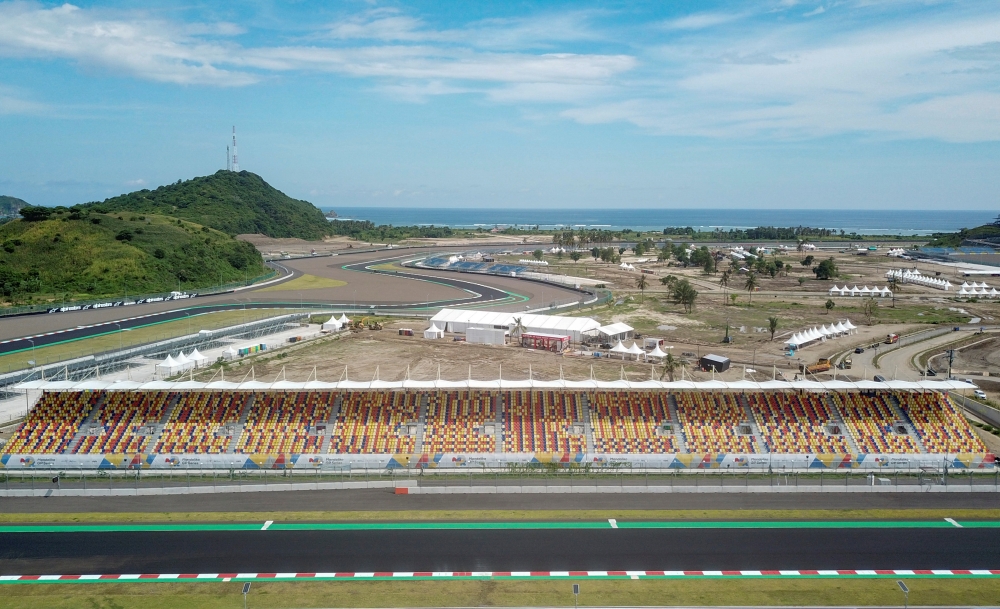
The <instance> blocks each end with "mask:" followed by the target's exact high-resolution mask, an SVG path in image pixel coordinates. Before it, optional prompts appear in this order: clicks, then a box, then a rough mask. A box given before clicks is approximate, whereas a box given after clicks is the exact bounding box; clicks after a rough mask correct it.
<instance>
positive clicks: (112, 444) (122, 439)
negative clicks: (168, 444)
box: [72, 391, 178, 454]
mask: <svg viewBox="0 0 1000 609" xmlns="http://www.w3.org/2000/svg"><path fill="white" fill-rule="evenodd" d="M177 395H178V394H176V393H167V392H163V391H156V392H150V393H142V392H132V391H121V392H119V391H115V392H111V393H108V394H106V397H105V398H104V402H103V403H102V404H101V406H100V407H99V409H98V411H97V414H96V415H95V416H94V419H93V421H91V425H93V426H97V427H98V428H99V429H100V435H96V436H95V435H85V436H83V437H82V438H81V439H80V442H79V444H77V445H76V446H74V447H72V452H74V453H78V454H84V453H89V454H128V453H141V452H146V451H147V450H148V448H149V439H150V435H149V434H146V433H143V428H144V427H147V426H149V425H150V424H154V425H155V424H158V423H159V422H160V420H161V419H163V415H164V413H165V412H166V408H167V404H168V403H169V402H170V401H171V400H172V399H174V398H175V397H177ZM83 432H84V433H88V430H87V429H84V430H83Z"/></svg>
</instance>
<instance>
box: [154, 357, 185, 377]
mask: <svg viewBox="0 0 1000 609" xmlns="http://www.w3.org/2000/svg"><path fill="white" fill-rule="evenodd" d="M183 370H184V366H183V365H182V364H178V363H177V360H175V359H174V358H173V357H171V356H170V354H169V353H168V354H167V357H166V359H164V360H163V361H162V362H160V363H159V364H157V365H156V372H157V373H159V374H163V375H166V376H171V375H174V374H177V373H178V372H181V371H183Z"/></svg>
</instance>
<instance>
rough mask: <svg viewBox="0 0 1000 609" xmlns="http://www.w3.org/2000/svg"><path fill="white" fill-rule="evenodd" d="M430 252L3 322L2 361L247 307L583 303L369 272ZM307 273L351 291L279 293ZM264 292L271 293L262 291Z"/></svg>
mask: <svg viewBox="0 0 1000 609" xmlns="http://www.w3.org/2000/svg"><path fill="white" fill-rule="evenodd" d="M428 251H440V248H434V249H430V250H422V249H415V250H406V251H405V252H398V251H377V252H357V253H348V254H341V255H338V256H335V257H316V258H305V259H300V260H283V261H281V266H282V267H283V268H284V270H286V271H288V278H287V280H286V281H283V282H281V283H278V284H277V286H262V287H261V288H257V289H249V290H245V291H240V292H232V293H226V294H214V295H211V296H205V297H199V298H196V299H192V300H184V301H170V302H158V303H150V304H142V305H134V306H129V307H125V308H122V307H115V308H106V309H97V310H94V309H91V310H87V311H72V312H66V313H53V314H38V315H30V316H23V317H15V318H9V319H4V320H2V321H0V355H2V354H5V353H13V352H17V351H23V350H25V349H31V348H32V347H34V348H38V347H43V346H45V345H51V344H56V343H61V342H65V341H71V340H80V339H83V338H88V337H92V336H97V335H100V334H106V333H109V332H117V331H118V330H119V325H118V324H120V326H121V329H123V330H127V329H130V328H136V327H141V326H146V325H150V324H155V323H162V322H166V321H173V320H178V319H184V318H186V317H189V316H192V315H198V314H202V313H212V312H216V311H226V310H239V309H243V308H248V309H259V308H267V309H273V308H300V307H302V308H350V309H357V308H367V307H369V306H371V305H375V306H377V307H378V310H379V311H403V310H413V309H421V310H427V311H433V310H436V309H438V308H440V307H443V306H448V305H450V306H455V305H467V306H477V307H482V306H490V307H491V308H507V309H511V308H512V307H513V308H517V309H518V310H524V309H525V308H541V307H544V306H547V305H549V304H551V303H553V302H556V301H559V302H565V301H569V300H573V299H579V298H580V297H581V294H580V293H579V292H574V291H572V290H567V289H564V288H560V287H557V286H551V285H546V284H540V283H535V282H527V281H521V280H518V279H513V278H509V277H494V276H488V275H468V274H457V273H449V272H446V271H432V270H425V269H415V270H407V271H400V272H376V271H373V270H370V269H367V268H366V267H368V266H373V265H376V264H380V263H386V262H391V261H393V260H399V259H406V258H412V257H416V256H419V255H421V254H422V253H427V252H428ZM304 274H308V275H315V276H318V277H323V278H327V279H335V280H338V281H344V282H346V285H344V286H340V287H335V288H320V289H304V290H303V289H288V290H281V289H274V287H280V286H281V285H283V284H287V283H288V282H290V281H293V280H294V279H295V278H297V277H300V276H302V275H304ZM262 289H267V291H261V290H262ZM29 338H30V339H31V340H30V341H29V340H28V339H29ZM32 341H33V342H34V345H32Z"/></svg>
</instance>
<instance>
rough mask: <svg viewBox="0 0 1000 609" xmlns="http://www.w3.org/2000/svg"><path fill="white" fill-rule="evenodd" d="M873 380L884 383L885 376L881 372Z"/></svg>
mask: <svg viewBox="0 0 1000 609" xmlns="http://www.w3.org/2000/svg"><path fill="white" fill-rule="evenodd" d="M872 380H873V381H875V382H876V383H884V382H885V377H884V376H882V375H881V374H876V375H875V378H873V379H872Z"/></svg>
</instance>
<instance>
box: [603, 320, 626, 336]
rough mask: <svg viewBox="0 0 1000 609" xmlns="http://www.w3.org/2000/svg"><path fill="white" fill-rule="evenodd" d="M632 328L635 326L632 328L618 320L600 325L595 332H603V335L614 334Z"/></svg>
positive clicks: (622, 332)
mask: <svg viewBox="0 0 1000 609" xmlns="http://www.w3.org/2000/svg"><path fill="white" fill-rule="evenodd" d="M634 329H635V328H633V327H632V326H630V325H628V324H626V323H622V322H620V321H619V322H616V323H613V324H608V325H606V326H601V327H600V328H598V329H597V333H598V334H603V335H605V336H615V335H616V334H624V333H626V332H631V331H632V330H634Z"/></svg>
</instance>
